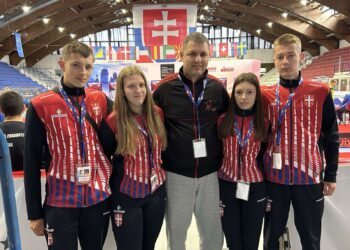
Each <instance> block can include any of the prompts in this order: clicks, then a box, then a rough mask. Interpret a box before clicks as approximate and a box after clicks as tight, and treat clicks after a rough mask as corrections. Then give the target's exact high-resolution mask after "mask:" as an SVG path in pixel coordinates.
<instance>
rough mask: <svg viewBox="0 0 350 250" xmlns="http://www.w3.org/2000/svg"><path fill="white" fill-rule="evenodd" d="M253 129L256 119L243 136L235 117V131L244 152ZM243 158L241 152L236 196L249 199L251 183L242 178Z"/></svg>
mask: <svg viewBox="0 0 350 250" xmlns="http://www.w3.org/2000/svg"><path fill="white" fill-rule="evenodd" d="M253 130H254V121H253V119H252V120H251V121H250V123H249V128H248V132H247V134H246V136H245V137H243V135H242V132H241V130H240V129H239V127H238V122H237V119H235V121H234V131H235V134H236V136H237V142H238V147H239V152H242V150H243V148H244V147H246V146H247V145H248V141H249V139H250V137H251V136H252V134H253ZM241 158H242V155H241V154H239V163H240V164H239V166H241V169H238V172H239V177H238V179H239V180H238V181H237V188H236V198H237V199H241V200H245V201H247V200H248V199H249V189H250V183H249V182H245V181H243V180H241V179H242V178H241V177H242V172H243V167H244V166H243V162H242V160H241Z"/></svg>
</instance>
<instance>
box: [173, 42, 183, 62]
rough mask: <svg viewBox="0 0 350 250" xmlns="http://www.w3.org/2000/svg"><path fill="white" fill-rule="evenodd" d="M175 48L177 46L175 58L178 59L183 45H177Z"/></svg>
mask: <svg viewBox="0 0 350 250" xmlns="http://www.w3.org/2000/svg"><path fill="white" fill-rule="evenodd" d="M174 48H175V58H176V60H179V59H180V56H181V49H182V45H175V46H174Z"/></svg>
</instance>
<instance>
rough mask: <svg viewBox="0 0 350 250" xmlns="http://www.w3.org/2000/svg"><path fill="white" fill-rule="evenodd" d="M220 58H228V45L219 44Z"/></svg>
mask: <svg viewBox="0 0 350 250" xmlns="http://www.w3.org/2000/svg"><path fill="white" fill-rule="evenodd" d="M219 56H220V57H227V56H228V46H227V43H219Z"/></svg>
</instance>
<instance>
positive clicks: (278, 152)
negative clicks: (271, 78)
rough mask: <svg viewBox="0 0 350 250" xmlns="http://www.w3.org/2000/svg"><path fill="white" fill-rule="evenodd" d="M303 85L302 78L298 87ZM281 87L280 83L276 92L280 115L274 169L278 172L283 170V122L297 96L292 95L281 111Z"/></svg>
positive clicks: (274, 152) (274, 153)
mask: <svg viewBox="0 0 350 250" xmlns="http://www.w3.org/2000/svg"><path fill="white" fill-rule="evenodd" d="M302 83H303V79H302V78H300V81H299V84H298V86H300V85H301V84H302ZM279 87H280V82H278V84H277V86H276V91H275V99H276V108H277V115H278V120H277V135H276V142H275V148H274V151H273V156H272V157H273V168H274V169H277V170H281V169H282V154H281V125H282V120H283V119H284V117H285V115H286V111H287V109H289V108H290V105H291V104H292V100H293V97H294V95H295V92H293V93H290V94H289V96H288V99H287V102H286V104H285V105H284V107H283V108H282V109H281V110H280V102H281V101H280V95H279Z"/></svg>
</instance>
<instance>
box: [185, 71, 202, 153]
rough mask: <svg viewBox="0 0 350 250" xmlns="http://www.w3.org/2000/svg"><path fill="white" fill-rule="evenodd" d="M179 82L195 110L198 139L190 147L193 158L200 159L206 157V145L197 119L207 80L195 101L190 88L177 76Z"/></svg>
mask: <svg viewBox="0 0 350 250" xmlns="http://www.w3.org/2000/svg"><path fill="white" fill-rule="evenodd" d="M179 79H180V81H182V83H183V85H184V88H185V91H186V94H187V96H188V98H189V99H190V101H191V102H192V104H193V106H194V108H195V110H196V127H197V131H198V138H197V139H194V140H192V145H193V154H194V158H202V157H207V155H208V154H207V145H206V142H205V138H201V124H200V119H199V105H200V104H201V102H202V100H203V98H204V90H205V88H206V86H207V84H208V78H205V79H204V80H203V90H202V92H201V93H200V95H199V97H198V99H197V101H196V100H195V98H194V96H193V94H192V92H191V90H190V88H189V87H188V86H187V85H186V84H185V82H184V81H183V80H182V78H181V76H180V75H179Z"/></svg>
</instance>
